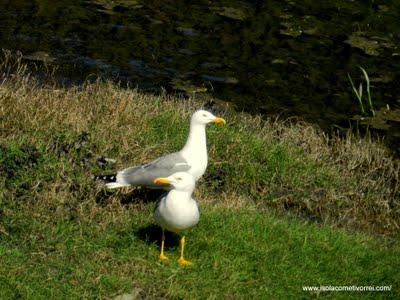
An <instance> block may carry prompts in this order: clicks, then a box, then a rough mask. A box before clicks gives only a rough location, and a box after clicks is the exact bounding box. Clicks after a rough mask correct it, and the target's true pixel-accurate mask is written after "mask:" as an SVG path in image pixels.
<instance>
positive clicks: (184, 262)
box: [178, 236, 192, 266]
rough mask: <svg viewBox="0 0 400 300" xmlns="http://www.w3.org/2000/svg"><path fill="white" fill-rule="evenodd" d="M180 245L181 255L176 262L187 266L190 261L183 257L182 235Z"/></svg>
mask: <svg viewBox="0 0 400 300" xmlns="http://www.w3.org/2000/svg"><path fill="white" fill-rule="evenodd" d="M180 246H181V256H180V257H179V259H178V263H179V264H180V265H181V266H189V265H191V264H192V262H190V261H188V260H186V259H184V258H183V252H184V251H185V236H183V237H182V238H181V242H180Z"/></svg>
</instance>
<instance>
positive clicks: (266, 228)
mask: <svg viewBox="0 0 400 300" xmlns="http://www.w3.org/2000/svg"><path fill="white" fill-rule="evenodd" d="M8 64H9V63H8ZM2 68H3V69H4V68H5V66H4V65H3V66H2ZM14 69H15V68H14ZM3 73H6V75H5V77H4V78H3V79H4V80H2V82H3V83H2V84H1V86H0V107H1V119H0V120H1V133H0V134H1V144H0V175H1V192H0V193H1V194H0V196H1V200H0V201H1V202H0V206H1V209H0V253H1V259H0V298H13V297H19V296H22V297H23V298H25V297H27V298H35V299H36V298H37V299H40V298H43V299H45V298H49V297H50V298H57V299H60V298H71V297H74V298H81V297H82V298H93V297H99V298H112V297H114V296H115V295H118V294H122V293H130V292H131V291H132V290H133V291H134V293H137V294H138V295H139V296H143V297H150V298H156V297H169V298H190V297H197V298H221V297H225V298H232V297H234V298H245V297H246V298H247V297H248V296H254V297H258V298H260V297H263V296H264V297H267V296H272V297H276V298H279V297H283V296H285V295H293V296H302V297H307V296H316V295H317V294H315V293H311V292H303V291H302V286H303V285H319V284H325V285H353V284H354V285H392V291H391V292H390V293H386V294H384V293H379V294H376V293H375V294H374V293H363V296H371V297H373V296H375V297H376V296H377V295H378V296H379V295H380V296H382V297H384V296H386V297H387V296H388V295H391V296H395V295H396V294H397V295H398V286H399V278H400V276H399V271H398V270H399V269H400V268H399V267H400V266H399V262H398V259H397V260H396V256H398V255H399V254H400V246H399V244H398V238H399V236H398V233H397V232H398V230H399V224H398V222H399V216H400V204H399V178H398V176H399V175H398V174H399V165H398V163H396V162H395V161H394V160H393V159H391V158H390V156H389V155H388V153H387V152H386V150H385V149H384V148H383V147H382V146H381V145H380V144H379V143H376V142H372V141H370V140H369V139H360V138H357V137H354V136H352V135H351V134H350V133H349V135H348V136H347V137H345V138H339V137H334V138H327V137H326V136H325V135H323V134H322V133H321V132H319V131H318V130H316V129H315V128H314V127H312V126H311V125H308V124H304V123H301V122H289V121H279V120H267V121H263V120H262V119H261V118H258V117H250V116H247V115H245V114H236V113H233V112H230V111H227V112H225V115H224V117H225V119H226V120H227V121H228V125H227V126H226V127H224V128H221V127H215V126H212V127H209V128H208V129H207V136H208V144H209V155H210V164H209V168H208V172H207V176H206V177H205V178H204V179H203V180H202V181H201V182H200V184H199V186H198V187H197V189H196V193H195V196H196V198H197V199H198V200H199V201H200V203H201V207H202V211H203V214H202V218H201V222H200V224H199V226H198V227H197V228H196V229H194V230H193V232H192V233H191V234H189V236H188V257H189V258H192V259H193V261H194V266H193V267H191V268H188V269H182V268H180V267H179V266H178V265H177V264H176V263H175V261H174V260H173V261H172V262H171V263H170V264H168V265H163V264H160V263H158V261H157V254H158V244H157V238H158V236H159V232H158V230H157V229H156V228H155V227H153V226H152V225H151V212H152V208H153V206H154V203H153V201H154V200H155V199H154V195H153V194H152V193H145V192H143V191H137V190H134V189H124V190H119V191H113V192H109V191H105V190H104V189H102V188H101V187H100V186H98V185H96V184H95V183H93V182H92V181H91V179H90V177H91V175H92V174H96V173H104V172H108V171H110V172H111V171H113V170H116V169H119V168H123V167H126V166H130V165H134V164H137V163H141V162H147V161H149V160H151V159H153V158H155V157H157V156H159V155H161V154H163V153H168V152H171V151H175V150H177V149H179V148H180V147H181V146H182V145H183V144H184V142H185V139H186V136H187V132H188V120H189V117H190V114H191V113H192V112H193V111H194V110H196V109H197V108H199V107H200V106H201V103H197V102H196V101H193V100H183V99H175V98H167V97H162V96H150V95H144V94H141V93H138V92H137V91H135V90H130V89H121V88H119V87H118V86H116V85H114V84H112V83H107V82H106V83H102V82H97V83H90V84H89V83H88V84H85V85H83V86H80V87H77V88H68V89H62V88H56V87H54V86H50V85H48V86H43V85H38V84H37V83H36V82H35V81H34V80H33V79H30V78H29V77H27V76H26V75H21V74H22V73H23V70H21V68H20V71H19V73H18V74H16V75H15V76H12V74H11V73H12V72H11V71H7V72H3ZM106 157H107V158H114V159H116V160H117V162H116V163H110V162H107V160H105V159H104V158H106ZM169 246H170V247H169V249H168V254H169V256H170V257H171V258H172V257H174V255H175V256H176V255H177V244H176V240H174V238H173V237H172V238H171V239H170V245H169ZM321 295H324V296H327V297H335V295H337V294H329V293H322V294H321ZM347 296H349V297H351V296H352V297H355V298H357V297H358V296H359V294H357V293H356V292H353V293H348V294H346V297H347Z"/></svg>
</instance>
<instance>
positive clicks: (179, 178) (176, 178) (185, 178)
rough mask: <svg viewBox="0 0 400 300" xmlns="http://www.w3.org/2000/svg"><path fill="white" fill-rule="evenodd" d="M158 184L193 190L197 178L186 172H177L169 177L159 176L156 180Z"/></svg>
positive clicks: (175, 188)
mask: <svg viewBox="0 0 400 300" xmlns="http://www.w3.org/2000/svg"><path fill="white" fill-rule="evenodd" d="M154 184H156V185H170V186H172V187H173V189H174V190H178V191H185V192H193V190H194V186H195V180H194V178H193V176H192V175H190V174H189V173H186V172H177V173H174V174H172V175H171V176H168V177H158V178H156V179H155V180H154Z"/></svg>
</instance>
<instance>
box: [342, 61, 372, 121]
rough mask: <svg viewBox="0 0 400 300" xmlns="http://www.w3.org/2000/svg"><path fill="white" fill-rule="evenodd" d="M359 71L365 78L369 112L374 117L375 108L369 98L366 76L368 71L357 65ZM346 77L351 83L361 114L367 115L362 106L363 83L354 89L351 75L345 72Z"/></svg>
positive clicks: (369, 92) (368, 85)
mask: <svg viewBox="0 0 400 300" xmlns="http://www.w3.org/2000/svg"><path fill="white" fill-rule="evenodd" d="M359 68H360V70H361V72H362V73H363V75H364V79H365V83H366V85H367V101H368V102H367V103H368V105H369V113H370V114H371V115H372V116H373V117H375V110H374V107H373V105H372V99H371V91H370V84H369V77H368V73H367V71H365V69H364V68H363V67H359ZM347 78H348V79H349V81H350V84H351V88H352V89H353V92H354V95H355V96H356V98H357V100H358V103H359V104H360V108H361V112H362V114H363V115H367V112H366V110H365V108H364V103H363V102H364V100H363V84H362V83H360V85H359V86H358V90H357V89H356V87H355V85H354V83H353V80H352V79H351V76H350V74H349V73H347Z"/></svg>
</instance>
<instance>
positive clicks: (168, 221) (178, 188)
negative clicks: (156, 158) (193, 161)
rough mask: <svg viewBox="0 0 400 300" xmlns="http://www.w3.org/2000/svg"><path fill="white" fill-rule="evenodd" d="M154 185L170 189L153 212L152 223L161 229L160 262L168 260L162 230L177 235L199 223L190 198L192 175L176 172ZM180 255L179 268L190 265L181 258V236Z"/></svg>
mask: <svg viewBox="0 0 400 300" xmlns="http://www.w3.org/2000/svg"><path fill="white" fill-rule="evenodd" d="M154 184H157V185H161V184H167V185H170V186H171V187H172V190H170V191H169V192H168V194H167V195H166V196H163V197H161V199H160V201H159V202H158V203H157V206H156V209H155V210H154V215H153V218H154V221H155V222H156V223H157V224H158V225H160V226H161V228H162V240H161V252H160V260H162V261H165V260H168V258H167V257H166V256H165V254H164V241H165V235H164V230H168V231H172V232H175V233H177V234H179V233H181V232H182V231H185V230H187V229H190V228H192V227H193V226H195V225H196V224H197V223H198V222H199V218H200V212H199V206H198V204H197V202H196V200H194V199H193V198H192V193H193V190H194V186H195V181H194V178H193V176H192V175H190V174H189V173H186V172H178V173H175V174H173V175H171V176H169V177H166V178H165V177H159V178H156V179H155V180H154ZM180 250H181V255H180V257H179V259H178V263H179V264H180V265H181V266H188V265H191V264H192V263H191V262H190V261H188V260H186V259H185V258H184V257H183V252H184V250H185V236H184V235H182V237H181V241H180Z"/></svg>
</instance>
